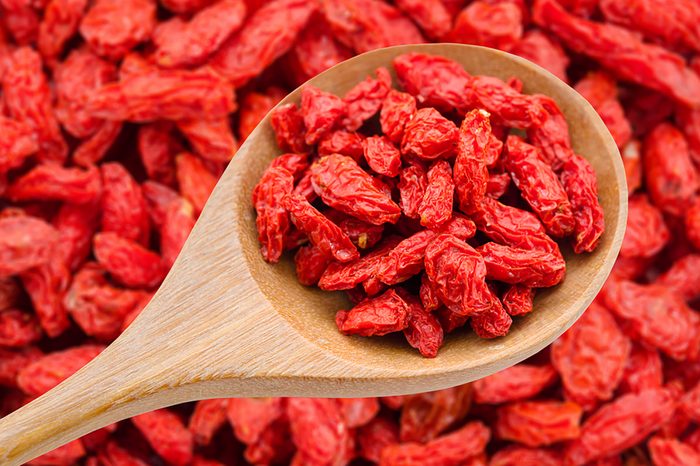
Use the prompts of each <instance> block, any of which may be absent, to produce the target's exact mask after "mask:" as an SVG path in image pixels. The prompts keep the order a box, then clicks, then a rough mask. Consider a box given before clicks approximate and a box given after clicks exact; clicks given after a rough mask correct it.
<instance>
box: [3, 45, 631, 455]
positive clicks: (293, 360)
mask: <svg viewBox="0 0 700 466" xmlns="http://www.w3.org/2000/svg"><path fill="white" fill-rule="evenodd" d="M411 51H419V52H425V53H430V54H435V55H441V56H445V57H448V58H451V59H453V60H456V61H458V62H459V63H461V64H462V65H463V66H464V68H465V69H466V70H467V71H468V72H470V73H472V74H482V75H488V76H497V77H499V78H503V79H506V78H509V77H511V76H517V77H518V78H520V79H521V80H522V81H523V83H524V92H526V93H541V94H546V95H548V96H551V97H552V98H554V100H556V101H557V103H558V104H559V106H560V107H561V109H562V111H563V112H564V114H565V115H566V118H567V120H568V122H569V127H570V131H571V138H572V142H573V146H574V149H575V150H576V151H577V152H578V153H580V154H582V155H584V156H585V157H587V158H588V160H589V161H590V162H591V163H592V164H593V167H594V168H595V170H596V173H597V176H598V184H599V189H600V198H601V203H602V206H603V209H604V211H605V221H606V232H605V234H604V236H603V238H602V241H601V243H600V245H599V247H598V249H596V251H595V252H593V253H592V254H582V255H574V254H573V253H571V251H564V254H565V256H566V261H567V277H566V280H565V281H564V283H563V284H561V285H560V286H557V287H555V288H552V289H548V290H543V291H541V292H539V293H538V295H537V299H536V301H535V312H533V313H532V314H530V315H528V316H525V317H521V318H517V319H516V321H515V323H514V324H513V327H512V329H511V331H510V334H508V336H506V337H504V338H498V339H494V340H482V339H479V338H477V337H476V336H475V335H474V334H473V333H472V332H467V331H465V332H463V333H455V334H451V335H449V336H448V337H447V339H446V343H445V346H444V347H443V348H442V349H441V350H440V354H439V355H438V357H437V358H435V359H425V358H423V357H421V356H420V355H419V354H418V352H417V351H415V350H414V349H412V348H410V347H409V346H408V345H407V344H406V343H405V341H403V339H402V338H401V336H398V337H397V338H395V339H391V338H387V337H384V338H359V337H347V336H343V335H341V334H340V333H339V332H338V330H337V329H336V326H335V322H334V315H335V311H337V310H338V309H342V308H345V309H347V308H348V306H349V304H348V303H347V302H346V300H345V298H344V296H343V294H342V293H328V292H324V291H320V290H317V289H313V288H308V287H304V286H302V285H300V284H299V283H298V282H297V280H296V277H295V274H294V265H293V263H292V261H291V260H288V259H287V260H284V261H282V263H280V264H278V265H275V266H272V265H268V264H266V263H265V262H264V261H263V260H262V258H261V256H260V253H259V245H258V242H257V238H256V236H257V234H256V230H255V214H254V212H253V209H252V207H251V201H250V199H251V192H252V190H253V187H254V186H255V184H256V183H257V181H258V180H259V179H260V176H261V174H262V173H263V170H264V169H265V167H266V166H267V164H268V163H269V161H270V160H271V159H272V158H273V157H274V156H276V155H278V154H279V153H280V150H279V149H278V147H277V144H276V142H275V137H274V134H273V132H272V128H271V127H270V117H269V115H268V116H267V117H265V119H263V121H262V122H261V123H260V125H258V127H257V128H256V129H255V131H253V133H252V134H251V135H250V137H249V138H248V139H247V140H246V142H245V144H244V145H243V146H242V147H241V148H240V150H239V151H238V154H237V155H236V157H235V158H234V159H233V161H232V162H231V164H230V165H229V167H228V169H227V170H226V172H225V173H224V175H223V176H222V177H221V180H220V181H219V183H218V185H217V186H216V189H215V190H214V192H213V193H212V195H211V198H210V199H209V202H208V204H207V205H206V208H205V209H204V212H202V215H201V217H200V219H199V221H198V222H197V225H196V226H195V228H194V230H193V231H192V234H191V235H190V238H189V240H188V241H187V244H186V245H185V247H184V249H183V251H182V254H181V255H180V257H179V258H178V260H177V262H176V263H175V265H174V266H173V268H172V270H171V272H170V274H169V275H168V276H167V278H166V279H165V281H164V282H163V285H162V286H161V287H160V290H158V292H157V293H156V295H155V296H154V298H153V300H152V301H151V303H150V304H149V305H148V307H147V308H146V309H145V310H144V311H143V312H142V313H141V315H140V316H139V317H138V318H137V319H136V321H134V323H133V324H132V325H131V326H130V327H129V328H128V329H127V330H126V331H125V332H124V333H123V334H122V335H121V336H120V337H119V338H118V339H117V340H115V341H114V342H113V343H112V344H111V345H110V346H109V347H108V348H107V349H105V350H104V351H103V352H102V354H100V355H99V356H98V357H97V358H95V359H94V360H93V361H92V362H91V363H89V364H88V365H87V366H85V367H84V368H83V369H81V370H80V371H78V372H77V373H76V374H75V375H74V376H72V377H70V378H69V379H68V380H66V381H65V382H63V383H61V384H60V385H59V386H57V387H56V388H54V389H53V390H51V391H50V392H48V393H46V394H45V395H43V396H41V397H40V398H38V399H37V400H35V401H33V402H31V403H30V404H28V405H26V406H24V407H23V408H21V409H19V410H17V411H16V412H14V413H12V414H10V415H8V416H7V417H5V418H4V419H2V420H0V463H1V464H3V465H18V464H21V463H23V462H25V461H27V460H29V459H31V458H34V457H36V456H38V455H40V454H43V453H45V452H47V451H49V450H51V449H53V448H55V447H57V446H59V445H61V444H63V443H66V442H68V441H70V440H73V439H75V438H78V437H79V436H81V435H83V434H86V433H88V432H90V431H93V430H95V429H98V428H100V427H103V426H106V425H108V424H110V423H113V422H116V421H118V420H121V419H125V418H128V417H131V416H134V415H137V414H139V413H143V412H146V411H149V410H153V409H156V408H161V407H164V406H169V405H173V404H176V403H182V402H186V401H191V400H199V399H204V398H221V397H260V396H305V397H307V396H308V397H363V396H381V395H397V394H408V393H416V392H422V391H428V390H436V389H440V388H445V387H450V386H453V385H457V384H462V383H465V382H469V381H471V380H475V379H478V378H481V377H484V376H487V375H489V374H491V373H493V372H496V371H498V370H500V369H503V368H505V367H508V366H510V365H512V364H514V363H516V362H518V361H521V360H523V359H525V358H527V357H528V356H530V355H532V354H534V353H536V352H537V351H539V350H541V349H542V348H544V347H545V346H547V345H548V344H550V343H551V342H552V341H553V340H554V339H556V338H557V337H558V336H559V335H561V334H562V333H563V332H564V331H565V330H566V329H567V328H569V326H571V325H572V324H573V323H574V321H576V319H577V318H578V317H579V316H580V315H581V313H582V312H583V311H584V310H585V309H586V307H587V306H588V305H589V304H590V302H591V301H592V300H593V298H594V297H595V295H596V294H597V293H598V291H599V289H600V288H601V286H602V285H603V283H604V281H605V279H606V277H607V276H608V274H609V272H610V270H611V268H612V266H613V262H614V261H615V258H616V256H617V253H618V250H619V249H620V244H621V242H622V237H623V233H624V227H625V221H626V215H627V188H626V182H625V174H624V170H623V167H622V163H621V159H620V155H619V153H618V151H617V147H616V145H615V142H614V141H613V139H612V137H611V136H610V133H609V132H608V131H607V129H606V127H605V125H604V124H603V122H602V121H601V119H600V118H599V117H598V115H597V114H596V112H595V111H594V110H593V108H592V107H591V106H590V105H589V104H588V103H587V102H586V101H585V100H584V99H583V97H581V96H580V95H579V94H577V93H576V92H575V91H574V90H573V89H571V88H570V87H568V86H567V85H566V84H564V83H563V82H562V81H560V80H559V79H557V78H556V77H554V75H552V74H550V73H548V72H547V71H545V70H544V69H542V68H540V67H538V66H536V65H534V64H532V63H530V62H528V61H526V60H523V59H521V58H518V57H516V56H513V55H509V54H507V53H504V52H500V51H497V50H492V49H488V48H482V47H475V46H467V45H455V44H432V45H409V46H399V47H391V48H386V49H381V50H375V51H372V52H369V53H365V54H363V55H360V56H358V57H355V58H352V59H350V60H348V61H346V62H343V63H341V64H339V65H337V66H335V67H333V68H331V69H330V70H328V71H326V72H325V73H322V74H320V75H319V76H317V77H315V78H314V79H312V80H311V81H310V83H311V84H313V85H315V86H318V87H319V88H321V89H324V90H327V91H330V92H332V93H334V94H338V95H343V94H344V93H345V92H346V91H347V90H348V89H350V88H351V87H352V86H353V85H354V84H356V83H357V82H359V81H361V80H362V79H364V78H365V77H366V76H368V75H371V74H373V72H374V70H375V69H376V68H377V67H379V66H386V67H387V68H390V69H391V68H392V67H391V61H392V59H393V58H394V57H396V56H397V55H400V54H403V53H406V52H411ZM299 96H300V90H299V89H297V90H295V91H294V92H292V93H291V94H290V95H289V96H287V97H286V98H285V99H284V100H283V101H282V103H288V102H298V101H299Z"/></svg>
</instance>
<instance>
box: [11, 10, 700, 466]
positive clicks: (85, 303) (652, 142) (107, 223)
mask: <svg viewBox="0 0 700 466" xmlns="http://www.w3.org/2000/svg"><path fill="white" fill-rule="evenodd" d="M175 15H177V16H175ZM699 23H700V8H699V7H698V4H697V2H696V0H535V1H533V2H524V1H519V0H500V1H499V0H474V1H471V2H467V1H465V0H395V1H393V2H383V1H380V0H318V1H313V0H273V1H269V2H267V1H259V2H256V1H246V2H243V1H235V0H223V1H219V2H214V1H212V0H161V1H160V3H159V4H156V2H155V1H154V0H95V1H93V2H87V1H85V0H48V1H46V0H0V30H1V31H2V33H1V34H0V82H1V83H2V86H1V90H0V179H2V181H1V182H0V186H2V187H0V193H1V194H0V385H1V386H2V388H0V390H1V391H0V414H3V415H4V414H6V413H8V412H11V411H13V410H15V409H17V408H18V407H19V406H21V405H22V404H24V403H26V402H28V401H30V400H31V399H33V398H34V397H36V396H38V395H40V394H42V393H44V392H46V391H47V390H49V389H50V388H51V387H53V386H55V385H56V384H57V383H59V382H60V381H61V380H63V379H65V378H66V377H68V376H69V375H70V374H72V373H74V372H75V371H76V370H77V369H78V368H79V367H81V366H82V365H84V364H85V363H86V362H87V361H89V360H90V359H91V358H93V357H94V356H95V355H96V354H98V353H99V352H100V350H101V349H102V348H103V347H104V345H105V344H107V343H109V342H110V341H111V340H112V339H114V338H115V337H116V335H118V334H119V332H120V331H121V330H122V328H124V326H126V325H128V323H129V322H130V321H131V320H132V319H133V317H134V316H135V315H136V314H137V313H138V312H139V309H141V308H142V307H143V305H144V304H145V303H146V302H147V301H148V299H149V297H150V295H151V293H152V292H153V290H154V288H155V287H156V286H157V285H158V283H159V281H160V280H161V278H162V276H163V274H164V273H165V271H166V270H167V268H168V267H169V266H170V265H171V264H172V261H173V258H174V257H175V256H176V255H177V253H178V251H179V248H180V246H181V244H182V242H183V240H184V238H185V237H186V236H187V235H188V233H189V229H190V227H191V226H192V224H193V222H194V220H195V219H196V217H197V215H198V213H199V211H200V210H201V208H202V206H203V204H204V202H205V201H206V199H207V196H208V194H209V191H210V190H211V189H212V187H213V186H214V184H215V183H216V180H217V177H218V176H219V174H220V173H221V170H222V169H223V166H224V165H225V163H226V161H227V160H228V159H229V158H230V157H231V155H232V154H233V152H234V151H235V148H236V146H237V141H236V138H237V139H238V140H242V139H244V138H245V137H246V136H247V135H248V134H249V133H250V131H251V130H252V128H254V127H255V125H256V124H257V122H258V121H259V120H260V119H261V118H262V117H263V115H264V114H265V113H267V111H268V110H269V109H271V108H272V107H273V106H274V104H275V103H276V102H278V101H279V100H280V98H281V97H282V96H283V95H284V94H285V93H286V92H288V91H289V90H290V89H292V88H294V87H295V86H296V85H298V84H301V83H302V82H303V81H305V80H306V79H308V78H310V77H312V76H314V75H315V74H317V73H319V72H321V71H323V70H324V69H326V68H327V67H328V66H330V65H333V64H335V63H337V62H339V61H341V60H344V59H346V58H349V57H350V56H352V55H353V54H356V53H361V52H364V51H367V50H371V49H373V48H376V47H381V46H386V45H394V44H401V43H411V42H424V41H427V40H447V41H455V42H464V43H474V44H482V45H487V46H492V47H496V48H500V49H503V50H507V51H510V52H513V53H516V54H519V55H521V56H524V57H525V58H528V59H530V60H532V61H534V62H536V63H539V64H540V65H542V66H544V67H545V68H547V69H549V70H551V71H552V72H553V73H555V74H556V75H558V76H559V77H561V78H562V79H564V80H566V81H567V82H569V83H570V84H571V85H573V86H574V87H575V88H576V89H577V90H578V91H579V92H581V93H582V94H583V95H584V96H585V97H586V98H587V99H588V100H589V101H590V102H591V104H592V105H593V106H594V107H595V108H596V110H597V111H598V112H599V113H600V115H601V116H602V118H603V120H604V121H605V122H606V124H607V125H608V128H609V129H610V131H611V133H612V134H613V136H614V137H615V140H616V141H617V143H618V145H619V146H620V149H621V153H622V157H623V161H624V163H625V167H626V169H627V175H628V184H629V187H630V196H631V197H630V215H629V225H628V231H627V234H626V236H625V241H624V244H623V248H622V252H621V254H620V258H619V259H618V261H617V264H616V268H615V271H614V274H613V276H612V277H611V279H610V280H609V282H608V285H607V286H606V288H605V289H604V291H603V293H601V296H600V297H599V299H597V300H596V303H595V304H594V305H593V306H591V308H590V309H589V310H588V311H587V312H586V313H585V314H584V316H583V317H582V318H581V320H580V321H579V322H578V323H577V324H576V325H575V326H574V327H572V329H571V330H570V331H569V332H567V333H566V334H565V335H564V336H563V337H562V338H560V339H559V340H558V341H557V342H556V343H554V344H553V345H552V346H551V347H549V348H547V349H546V350H544V351H542V352H541V353H539V354H538V355H536V356H534V357H533V358H531V359H529V360H528V361H526V362H525V363H522V364H518V365H517V366H515V367H513V368H510V369H508V370H505V371H503V372H501V373H499V374H496V375H493V376H491V377H488V378H486V379H483V380H481V381H478V382H475V383H473V384H471V385H465V386H461V387H456V388H452V389H449V390H442V391H439V392H434V393H426V394H420V395H414V396H406V397H388V398H382V399H351V400H331V399H302V398H291V399H277V398H269V399H257V400H254V399H237V400H209V401H202V402H198V403H190V404H187V405H183V406H178V407H174V408H169V409H164V410H159V411H156V412H153V413H149V414H145V415H142V416H138V417H136V418H134V419H132V420H128V421H124V422H120V423H118V424H116V425H112V426H109V427H107V428H105V429H101V430H99V431H97V432H95V433H92V434H90V435H88V436H86V437H84V438H82V439H80V440H77V441H74V442H71V443H70V444H68V445H67V446H65V447H62V448H60V449H58V450H56V451H54V452H52V453H50V454H48V455H45V456H44V457H42V458H40V459H38V460H36V461H34V462H33V464H35V465H73V464H87V465H90V466H98V465H99V466H126V465H129V466H133V465H137V466H139V465H163V464H174V465H188V464H192V465H198V466H204V465H210V466H216V465H240V464H256V465H268V464H281V465H286V464H294V465H296V466H300V465H306V466H322V465H323V466H325V465H344V464H353V465H363V464H375V463H380V464H382V465H384V466H395V465H413V466H418V465H421V466H422V465H427V466H465V465H470V466H477V465H489V466H507V465H537V466H549V465H567V464H568V465H583V464H588V465H595V466H617V465H625V466H633V465H634V466H637V465H648V464H655V465H657V466H676V465H678V466H680V465H684V466H687V465H697V464H700V385H699V382H700V358H698V338H699V332H698V314H697V311H696V310H695V309H696V307H697V298H698V297H700V274H698V272H697V271H698V270H700V253H699V252H698V251H700V202H697V201H696V196H697V191H698V187H699V185H700V178H699V177H698V172H697V168H696V164H698V163H700V109H699V108H698V107H699V106H700V79H699V78H698V75H697V74H696V73H697V72H698V71H700V60H698V59H693V58H694V56H695V55H696V54H697V52H698V51H700V33H699V32H698V29H697V25H698V24H699ZM206 65H209V66H206ZM439 84H441V85H439ZM435 85H436V86H438V87H436V88H437V89H438V90H441V91H442V92H443V94H442V95H443V97H445V98H450V96H454V94H452V93H451V91H452V90H453V89H452V88H450V87H449V86H448V85H447V82H446V81H445V82H442V83H437V82H436V83H435ZM234 89H235V95H236V96H237V102H238V104H236V101H234V98H233V96H234ZM425 105H427V106H433V107H435V105H434V104H431V103H428V104H425ZM421 106H423V104H421ZM236 107H238V109H236ZM440 110H441V111H443V110H442V109H440ZM558 147H561V146H559V145H555V146H553V148H558ZM341 220H342V219H339V220H338V221H339V222H340V221H341ZM370 240H371V238H369V237H368V238H367V241H370ZM358 241H359V240H358Z"/></svg>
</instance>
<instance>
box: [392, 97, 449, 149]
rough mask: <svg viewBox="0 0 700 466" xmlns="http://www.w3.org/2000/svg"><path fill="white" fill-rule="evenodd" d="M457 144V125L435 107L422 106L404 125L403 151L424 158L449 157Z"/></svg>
mask: <svg viewBox="0 0 700 466" xmlns="http://www.w3.org/2000/svg"><path fill="white" fill-rule="evenodd" d="M456 146H457V127H456V126H455V124H454V123H452V122H451V121H450V120H448V119H447V118H445V117H443V116H442V115H440V113H439V112H438V111H437V110H435V109H434V108H421V109H420V110H418V111H417V112H416V113H415V114H414V115H413V118H412V119H411V120H410V121H409V122H408V123H406V126H405V127H404V133H403V138H402V140H401V152H402V153H403V154H404V155H405V156H413V157H417V158H419V159H422V160H433V159H437V158H447V157H451V156H452V155H453V154H454V151H455V149H456Z"/></svg>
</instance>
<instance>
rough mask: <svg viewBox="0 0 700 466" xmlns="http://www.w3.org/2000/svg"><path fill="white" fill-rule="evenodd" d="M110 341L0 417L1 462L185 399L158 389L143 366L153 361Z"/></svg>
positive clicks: (12, 462) (125, 344)
mask: <svg viewBox="0 0 700 466" xmlns="http://www.w3.org/2000/svg"><path fill="white" fill-rule="evenodd" d="M128 340H129V339H128V338H125V339H124V340H121V341H117V342H115V343H114V344H113V345H112V346H110V347H109V348H107V349H105V350H104V351H103V352H102V353H101V354H100V355H99V356H97V357H96V358H95V359H94V360H93V361H91V362H90V363H89V364H88V365H86V366H85V367H83V368H82V369H81V370H80V371H78V372H77V373H76V374H75V375H73V376H72V377H70V378H68V379H67V380H65V381H64V382H63V383H61V384H60V385H58V386H57V387H55V388H54V389H52V390H50V391H49V392H47V393H46V394H44V395H42V396H41V397H39V398H37V399H36V400H34V401H32V402H31V403H29V404H27V405H25V406H24V407H22V408H20V409H19V410H17V411H15V412H13V413H11V414H9V415H8V416H6V417H4V418H3V419H0V464H3V465H10V466H14V465H20V464H23V463H25V462H26V461H28V460H30V459H32V458H35V457H37V456H39V455H41V454H43V453H46V452H48V451H51V450H52V449H54V448H56V447H58V446H60V445H63V444H65V443H67V442H69V441H71V440H74V439H76V438H78V437H80V436H82V435H84V434H87V433H89V432H91V431H93V430H96V429H99V428H101V427H104V426H107V425H109V424H111V423H113V422H116V421H119V420H121V419H125V418H127V417H131V416H134V415H136V414H139V413H142V412H146V411H149V410H152V409H155V408H159V407H163V406H167V405H171V404H175V403H178V402H180V401H181V400H180V398H183V399H182V401H185V399H187V394H186V393H183V392H182V391H181V390H180V391H179V390H177V389H170V388H168V387H164V386H162V384H161V386H160V387H159V386H157V383H154V382H156V381H154V380H150V381H149V380H145V377H149V373H148V371H144V370H143V368H145V367H147V366H148V365H149V364H152V363H154V362H155V361H149V360H148V358H144V357H143V355H142V354H140V352H139V351H138V350H137V351H131V350H130V349H129V345H128Z"/></svg>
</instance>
